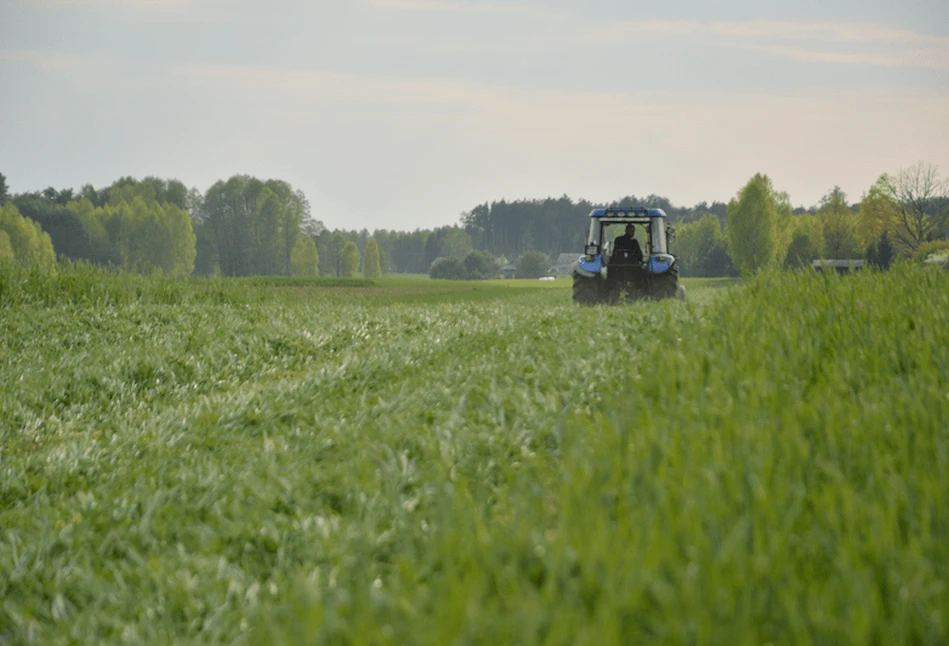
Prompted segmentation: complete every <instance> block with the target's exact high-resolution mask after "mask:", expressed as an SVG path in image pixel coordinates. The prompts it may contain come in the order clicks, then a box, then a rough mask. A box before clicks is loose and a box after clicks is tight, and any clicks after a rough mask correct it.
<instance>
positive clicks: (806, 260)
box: [784, 214, 822, 269]
mask: <svg viewBox="0 0 949 646" xmlns="http://www.w3.org/2000/svg"><path fill="white" fill-rule="evenodd" d="M821 237H822V233H821V228H820V222H818V220H817V216H814V215H809V214H805V215H795V216H794V217H793V218H792V220H791V242H790V244H789V245H788V253H787V257H786V258H785V261H784V266H785V267H788V268H791V269H793V268H797V267H810V266H811V263H812V262H813V261H814V260H816V259H818V258H820V256H821Z"/></svg>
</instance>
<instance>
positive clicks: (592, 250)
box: [583, 244, 599, 256]
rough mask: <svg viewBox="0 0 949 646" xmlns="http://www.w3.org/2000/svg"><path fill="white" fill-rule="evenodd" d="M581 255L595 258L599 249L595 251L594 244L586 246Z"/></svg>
mask: <svg viewBox="0 0 949 646" xmlns="http://www.w3.org/2000/svg"><path fill="white" fill-rule="evenodd" d="M583 253H584V254H586V255H588V256H595V255H596V254H597V253H599V249H597V246H596V245H595V244H588V245H587V246H586V247H584V248H583Z"/></svg>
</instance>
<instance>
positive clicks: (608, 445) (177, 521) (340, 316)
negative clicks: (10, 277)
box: [0, 267, 949, 644]
mask: <svg viewBox="0 0 949 646" xmlns="http://www.w3.org/2000/svg"><path fill="white" fill-rule="evenodd" d="M435 287H436V288H437V286H435ZM115 289H117V290H120V289H121V288H118V287H115ZM180 289H182V290H183V291H182V293H183V296H182V298H181V299H180V300H179V301H178V302H177V303H176V304H174V307H169V306H168V303H167V302H166V301H163V300H161V298H157V297H156V298H155V299H154V300H149V299H148V298H144V299H141V298H136V299H131V300H128V301H126V300H121V299H116V300H115V301H113V302H112V303H111V304H110V305H109V306H107V307H102V306H101V305H99V304H97V303H98V301H95V300H90V299H85V300H83V299H78V300H77V299H76V298H72V299H71V300H70V299H67V301H68V302H66V301H63V300H60V301H56V300H55V299H52V300H50V299H47V300H41V301H29V300H24V301H20V302H18V303H16V304H13V305H10V306H8V307H5V308H3V309H0V322H2V323H3V326H2V332H0V370H2V373H0V374H2V375H3V379H2V381H0V421H2V424H3V426H2V430H0V455H2V462H0V599H2V601H0V641H3V640H5V641H7V642H10V643H51V644H55V643H90V642H93V643H122V642H133V643H234V642H238V643H251V644H258V643H259V644H263V643H266V644H301V643H392V644H402V643H420V644H443V643H485V642H489V641H495V642H499V643H522V644H540V643H543V644H560V643H563V644H567V643H569V644H576V643H586V644H627V643H697V644H744V643H747V644H760V643H769V642H770V643H881V644H882V643H886V644H890V643H894V644H899V643H907V644H942V643H946V641H947V632H949V626H947V617H949V591H947V590H946V587H945V586H946V584H945V581H947V580H949V542H947V541H946V540H945V537H946V536H947V535H949V505H946V503H945V495H946V492H947V491H949V469H947V467H949V426H947V421H946V420H949V351H947V349H946V348H947V347H949V276H947V273H946V272H939V271H925V270H923V269H920V268H913V267H905V268H898V269H897V270H895V271H892V272H889V273H887V274H875V273H869V272H868V273H866V274H863V275H854V276H847V277H843V278H838V277H836V276H821V275H816V274H812V273H797V274H776V275H768V276H762V277H759V278H757V279H755V280H753V281H750V282H749V283H747V284H746V285H745V286H743V287H741V288H737V289H729V290H725V291H722V292H720V293H723V294H724V295H723V296H720V297H718V298H716V297H714V296H711V292H709V291H705V292H704V293H703V291H702V289H701V288H700V287H699V286H697V287H696V288H695V289H694V290H692V292H691V293H690V296H692V297H693V298H692V302H691V303H681V302H675V301H674V302H661V303H644V304H637V305H632V306H629V307H621V308H574V307H572V306H571V305H570V304H569V293H568V290H556V289H548V290H546V291H536V292H535V291H530V292H529V294H530V297H529V298H524V292H521V291H518V290H515V289H513V288H503V289H502V288H501V287H498V288H496V289H493V290H491V288H490V287H489V286H483V289H485V290H487V291H485V292H484V294H483V295H482V297H479V298H478V299H477V300H465V297H464V294H465V293H466V292H464V291H459V292H457V299H456V296H455V295H453V294H451V293H445V294H441V295H440V297H439V298H440V300H437V301H432V302H424V301H422V302H419V301H417V300H413V299H415V298H416V297H417V294H405V295H404V298H402V299H401V300H400V297H399V296H398V295H395V296H393V295H391V294H390V295H385V294H379V296H378V301H375V302H374V301H373V300H372V298H371V297H368V296H365V295H364V296H363V297H359V298H353V299H352V300H351V301H346V300H344V299H340V298H338V297H337V296H332V297H330V296H320V295H319V294H317V293H313V294H310V295H309V296H308V297H307V298H299V297H298V295H297V296H293V297H292V298H283V297H281V295H280V292H279V291H278V292H274V291H273V290H272V289H270V290H268V291H267V292H266V293H267V294H268V296H267V297H266V298H263V297H262V298H261V299H256V298H252V299H247V300H245V301H242V302H240V303H238V304H236V305H235V302H234V301H227V302H218V301H216V300H215V299H214V298H211V297H210V296H209V295H208V293H207V292H202V291H201V290H202V289H203V288H199V287H195V286H193V285H192V286H189V285H188V284H187V283H182V284H181V287H180ZM192 289H195V290H197V291H189V290H192ZM224 289H225V291H226V290H227V288H226V287H225V288H224ZM459 289H462V288H461V287H459ZM356 291H359V290H356ZM492 295H493V296H492ZM38 302H41V303H42V307H41V306H39V305H37V303H38Z"/></svg>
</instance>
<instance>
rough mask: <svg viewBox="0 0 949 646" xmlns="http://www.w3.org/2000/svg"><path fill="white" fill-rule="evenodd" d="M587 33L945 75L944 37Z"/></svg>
mask: <svg viewBox="0 0 949 646" xmlns="http://www.w3.org/2000/svg"><path fill="white" fill-rule="evenodd" d="M605 29H606V31H607V33H608V34H609V36H608V37H604V34H603V31H600V30H597V31H596V32H595V33H594V32H592V31H591V32H590V33H588V34H587V36H586V40H587V41H588V42H591V41H594V40H595V41H596V42H599V43H608V42H609V41H610V40H611V39H615V40H617V41H620V40H624V39H627V38H629V37H631V36H646V35H653V36H665V37H668V36H688V37H691V38H701V39H703V41H704V43H705V44H707V45H713V46H718V47H738V48H744V49H751V50H756V51H761V52H765V53H768V54H771V55H773V56H777V57H781V58H788V59H792V60H799V61H810V62H821V63H838V64H849V65H858V64H859V65H876V66H886V67H922V68H929V69H949V37H944V36H929V35H925V34H920V33H918V32H915V31H912V30H909V29H895V28H891V27H887V26H885V25H877V24H866V23H802V22H768V21H735V22H708V23H703V22H697V21H663V20H655V21H625V22H620V23H617V24H615V25H612V26H608V27H606V28H605Z"/></svg>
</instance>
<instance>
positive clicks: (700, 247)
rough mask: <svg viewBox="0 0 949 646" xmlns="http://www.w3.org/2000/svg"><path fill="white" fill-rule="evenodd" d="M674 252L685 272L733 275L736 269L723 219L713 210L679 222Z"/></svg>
mask: <svg viewBox="0 0 949 646" xmlns="http://www.w3.org/2000/svg"><path fill="white" fill-rule="evenodd" d="M672 252H673V254H674V255H675V257H676V263H677V264H679V266H680V270H681V271H682V273H683V274H684V275H686V276H730V275H732V274H733V273H734V271H735V269H734V267H733V266H732V262H731V259H730V258H729V257H728V243H727V242H726V240H725V236H724V234H723V233H722V225H721V222H720V220H719V219H718V218H717V217H716V216H714V215H711V214H707V215H704V216H702V217H701V218H699V219H698V220H695V221H693V222H690V223H688V224H683V225H679V226H678V227H677V228H676V241H675V244H674V246H673V249H672Z"/></svg>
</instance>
